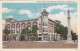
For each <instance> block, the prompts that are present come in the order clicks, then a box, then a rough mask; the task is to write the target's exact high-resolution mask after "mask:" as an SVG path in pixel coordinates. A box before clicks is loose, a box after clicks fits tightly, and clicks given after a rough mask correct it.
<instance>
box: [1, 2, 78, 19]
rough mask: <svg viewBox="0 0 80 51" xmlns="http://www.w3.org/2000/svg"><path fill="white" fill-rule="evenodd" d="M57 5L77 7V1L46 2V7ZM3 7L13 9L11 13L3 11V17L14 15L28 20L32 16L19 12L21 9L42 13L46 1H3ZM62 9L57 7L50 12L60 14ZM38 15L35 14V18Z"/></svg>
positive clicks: (16, 17)
mask: <svg viewBox="0 0 80 51" xmlns="http://www.w3.org/2000/svg"><path fill="white" fill-rule="evenodd" d="M57 5H68V7H72V8H75V9H77V4H76V3H45V8H47V7H50V6H57ZM2 8H8V9H12V10H13V11H11V12H10V13H3V15H2V16H3V19H6V18H7V17H8V16H13V17H14V18H15V19H17V20H26V19H30V18H29V17H28V15H27V14H22V15H21V14H19V11H20V10H30V11H31V13H33V14H36V13H41V12H42V8H44V3H3V4H2ZM60 11H63V10H60V9H55V10H52V11H51V12H50V14H58V13H59V12H60ZM71 12H76V10H71ZM39 16H40V15H39ZM39 16H37V17H39ZM37 17H36V16H35V18H37Z"/></svg>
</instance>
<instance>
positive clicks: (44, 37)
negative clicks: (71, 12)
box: [5, 9, 55, 41]
mask: <svg viewBox="0 0 80 51" xmlns="http://www.w3.org/2000/svg"><path fill="white" fill-rule="evenodd" d="M48 15H49V13H48V12H47V11H46V9H44V10H43V11H42V13H41V16H40V17H39V18H38V19H32V20H23V21H17V20H15V19H14V18H8V19H6V26H5V28H6V29H8V30H12V31H13V34H12V35H13V36H12V37H13V39H14V38H16V39H19V37H20V36H19V35H20V34H21V31H22V29H23V28H25V27H27V26H30V27H32V25H34V24H36V25H37V26H38V28H39V29H38V30H37V34H38V38H39V40H41V41H48V40H49V39H51V40H54V24H55V22H54V21H53V20H51V19H49V18H48Z"/></svg>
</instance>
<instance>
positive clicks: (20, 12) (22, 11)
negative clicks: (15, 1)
mask: <svg viewBox="0 0 80 51" xmlns="http://www.w3.org/2000/svg"><path fill="white" fill-rule="evenodd" d="M19 14H27V15H28V16H29V17H32V13H31V11H29V10H20V11H19Z"/></svg>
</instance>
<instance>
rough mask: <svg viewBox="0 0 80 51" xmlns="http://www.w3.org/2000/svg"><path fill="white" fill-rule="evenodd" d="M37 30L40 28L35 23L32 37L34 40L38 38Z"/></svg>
mask: <svg viewBox="0 0 80 51" xmlns="http://www.w3.org/2000/svg"><path fill="white" fill-rule="evenodd" d="M37 30H38V27H37V25H33V26H32V39H33V40H34V39H36V38H37Z"/></svg>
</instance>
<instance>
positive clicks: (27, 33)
mask: <svg viewBox="0 0 80 51" xmlns="http://www.w3.org/2000/svg"><path fill="white" fill-rule="evenodd" d="M29 27H30V26H27V27H26V28H23V29H22V31H21V37H22V38H23V39H24V37H26V38H28V39H30V37H31V30H30V29H29Z"/></svg>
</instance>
